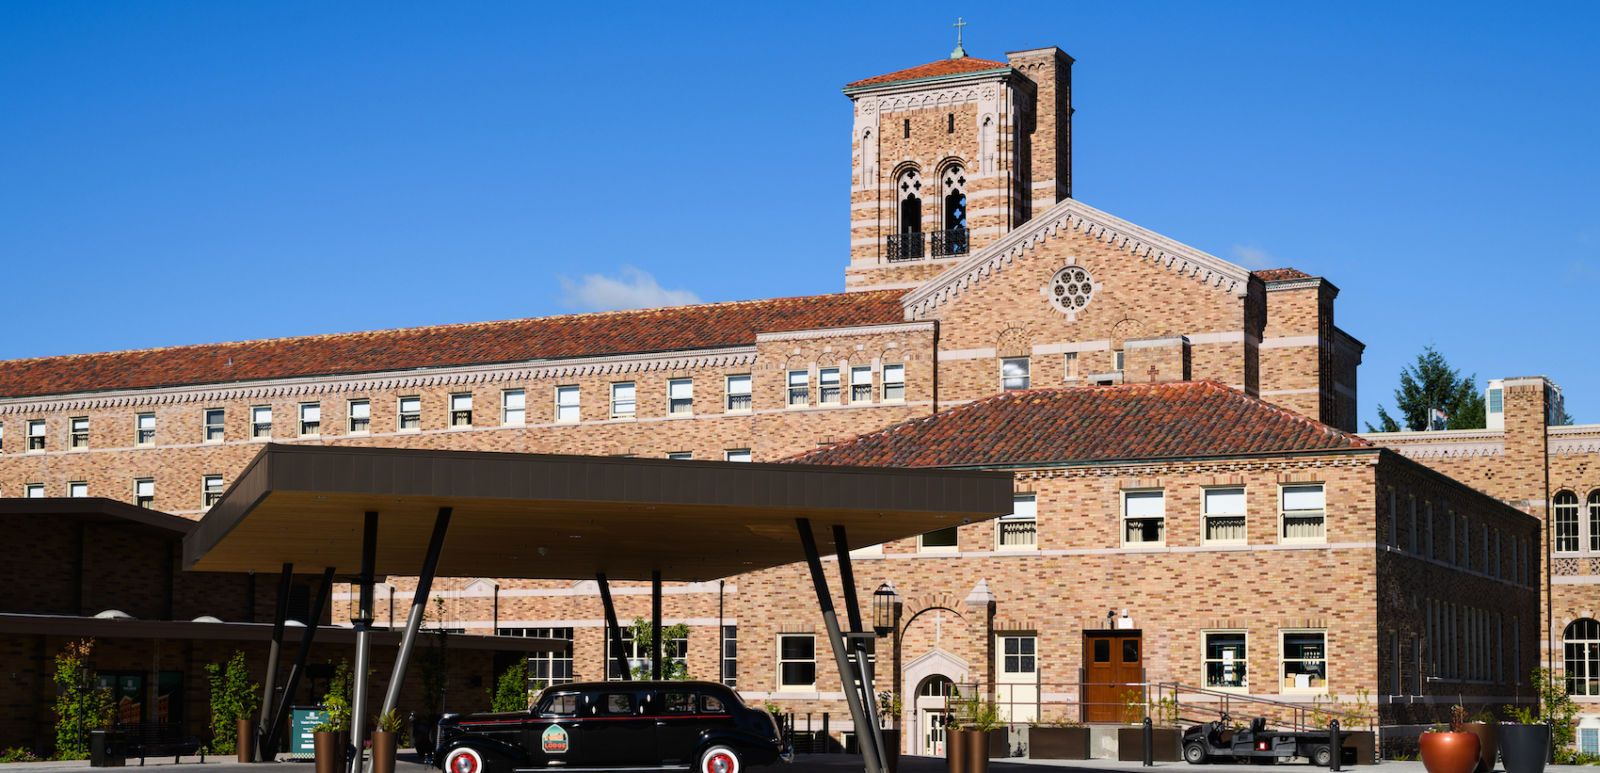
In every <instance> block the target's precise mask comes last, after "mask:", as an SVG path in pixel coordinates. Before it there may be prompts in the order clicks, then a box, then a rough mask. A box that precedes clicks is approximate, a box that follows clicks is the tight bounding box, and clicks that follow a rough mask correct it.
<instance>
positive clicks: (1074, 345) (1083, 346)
mask: <svg viewBox="0 0 1600 773" xmlns="http://www.w3.org/2000/svg"><path fill="white" fill-rule="evenodd" d="M991 351H992V350H991ZM1108 351H1111V342H1110V341H1063V342H1061V343H1055V344H1038V345H1036V346H1034V347H1033V353H1034V354H1038V355H1048V354H1066V353H1067V352H1108Z"/></svg>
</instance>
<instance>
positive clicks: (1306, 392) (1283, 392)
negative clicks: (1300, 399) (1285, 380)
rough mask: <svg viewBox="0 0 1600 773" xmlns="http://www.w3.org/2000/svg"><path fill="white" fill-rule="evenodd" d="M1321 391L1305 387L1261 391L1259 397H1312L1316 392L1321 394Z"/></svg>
mask: <svg viewBox="0 0 1600 773" xmlns="http://www.w3.org/2000/svg"><path fill="white" fill-rule="evenodd" d="M1321 391H1322V390H1321V389H1318V388H1316V387H1307V388H1305V389H1263V390H1261V396H1262V397H1267V396H1271V395H1314V394H1317V393H1318V392H1321Z"/></svg>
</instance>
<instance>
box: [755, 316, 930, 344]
mask: <svg viewBox="0 0 1600 773" xmlns="http://www.w3.org/2000/svg"><path fill="white" fill-rule="evenodd" d="M934 324H935V323H934V321H933V320H926V321H917V322H888V323H885V324H881V325H854V326H851V327H827V328H813V329H810V330H776V331H772V332H770V333H756V343H758V344H765V343H772V342H774V341H801V340H806V339H812V338H844V337H847V336H859V335H888V334H893V333H914V332H922V331H925V330H932V329H933V328H934Z"/></svg>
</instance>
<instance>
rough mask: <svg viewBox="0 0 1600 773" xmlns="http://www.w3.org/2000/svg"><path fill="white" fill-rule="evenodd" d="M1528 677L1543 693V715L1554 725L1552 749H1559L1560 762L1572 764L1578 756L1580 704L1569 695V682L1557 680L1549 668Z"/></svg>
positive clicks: (1551, 739)
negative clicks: (1573, 747)
mask: <svg viewBox="0 0 1600 773" xmlns="http://www.w3.org/2000/svg"><path fill="white" fill-rule="evenodd" d="M1528 678H1529V679H1530V680H1532V681H1533V688H1534V689H1535V690H1538V691H1539V716H1540V717H1541V718H1543V719H1544V721H1546V722H1549V723H1550V748H1551V749H1553V750H1555V759H1556V762H1557V763H1558V764H1563V765H1565V764H1568V763H1570V762H1572V761H1573V759H1572V758H1573V757H1574V756H1576V753H1575V752H1574V751H1573V749H1572V742H1573V740H1574V739H1576V738H1577V736H1578V731H1577V727H1578V723H1577V722H1575V721H1573V717H1576V716H1577V715H1578V704H1576V703H1574V702H1573V701H1572V696H1570V695H1567V684H1566V682H1567V680H1565V679H1562V678H1560V677H1557V676H1556V675H1555V673H1554V672H1553V671H1551V670H1550V669H1548V668H1535V669H1534V670H1533V671H1532V673H1530V674H1528Z"/></svg>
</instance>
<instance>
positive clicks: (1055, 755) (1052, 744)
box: [1028, 727, 1089, 760]
mask: <svg viewBox="0 0 1600 773" xmlns="http://www.w3.org/2000/svg"><path fill="white" fill-rule="evenodd" d="M1028 757H1029V758H1030V759H1035V760H1086V759H1089V728H1087V727H1030V728H1028Z"/></svg>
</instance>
